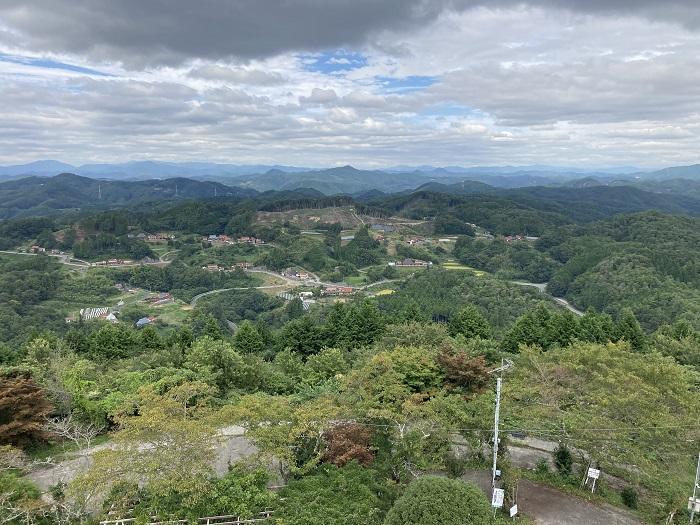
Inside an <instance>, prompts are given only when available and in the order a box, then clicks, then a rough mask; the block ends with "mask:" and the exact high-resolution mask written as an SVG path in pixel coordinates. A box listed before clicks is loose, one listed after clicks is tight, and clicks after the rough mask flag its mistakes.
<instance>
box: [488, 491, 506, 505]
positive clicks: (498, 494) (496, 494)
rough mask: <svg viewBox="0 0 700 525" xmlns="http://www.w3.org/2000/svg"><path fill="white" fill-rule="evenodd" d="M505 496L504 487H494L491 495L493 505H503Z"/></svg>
mask: <svg viewBox="0 0 700 525" xmlns="http://www.w3.org/2000/svg"><path fill="white" fill-rule="evenodd" d="M504 496H505V492H503V489H493V496H491V506H492V507H496V508H499V509H500V508H501V507H502V506H503V497H504Z"/></svg>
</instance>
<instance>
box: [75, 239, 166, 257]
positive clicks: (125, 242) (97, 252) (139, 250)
mask: <svg viewBox="0 0 700 525" xmlns="http://www.w3.org/2000/svg"><path fill="white" fill-rule="evenodd" d="M73 253H74V255H75V256H76V257H78V258H79V259H90V260H95V259H105V258H108V259H110V258H117V259H129V260H132V261H138V260H141V259H143V258H144V257H151V258H153V257H155V255H154V253H153V252H152V251H151V248H149V246H148V245H147V244H146V243H145V242H143V241H141V240H138V239H130V238H128V237H125V236H122V237H117V236H115V235H112V234H109V233H100V234H98V235H95V236H91V237H87V238H86V239H85V240H83V241H80V242H77V243H75V244H74V245H73Z"/></svg>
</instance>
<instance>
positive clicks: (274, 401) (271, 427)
mask: <svg viewBox="0 0 700 525" xmlns="http://www.w3.org/2000/svg"><path fill="white" fill-rule="evenodd" d="M341 414H342V411H341V409H340V408H339V407H338V406H336V405H335V403H333V402H332V400H331V399H329V398H327V397H317V398H314V399H311V400H305V401H304V402H299V400H298V399H297V400H294V399H291V398H287V397H283V396H270V395H266V394H249V395H245V396H242V397H241V398H240V399H238V400H237V401H236V402H235V403H233V404H230V405H227V406H226V407H224V408H223V409H222V410H221V413H220V414H219V416H218V417H219V419H220V421H221V422H222V423H223V424H228V425H230V424H240V425H242V426H244V427H245V428H246V436H247V437H248V439H250V440H251V442H252V443H253V444H254V445H255V446H256V447H257V449H258V451H259V454H260V456H262V457H263V458H266V459H268V460H275V461H276V462H277V464H278V465H279V468H280V474H281V475H282V476H283V477H284V478H285V479H286V478H289V476H290V475H291V474H303V473H307V472H309V471H311V470H313V468H314V467H316V466H317V465H318V464H319V463H320V462H321V459H322V457H323V454H324V443H323V441H322V440H321V439H320V437H321V436H322V435H323V433H324V432H325V431H326V430H327V429H328V428H330V427H331V426H332V422H333V421H337V420H338V418H339V417H340V416H341ZM300 448H303V449H304V450H300ZM300 452H304V454H303V455H301V454H300Z"/></svg>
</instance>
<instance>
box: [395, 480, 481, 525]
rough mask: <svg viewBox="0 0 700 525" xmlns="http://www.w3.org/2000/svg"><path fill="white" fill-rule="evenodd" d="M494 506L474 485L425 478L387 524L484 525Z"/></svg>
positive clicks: (407, 494)
mask: <svg viewBox="0 0 700 525" xmlns="http://www.w3.org/2000/svg"><path fill="white" fill-rule="evenodd" d="M490 521H491V507H490V505H489V502H488V501H487V500H486V496H485V495H484V493H483V492H481V489H479V488H478V487H477V486H476V485H474V484H473V483H465V482H463V481H457V480H454V479H448V478H440V477H435V476H425V477H421V478H418V479H416V480H415V481H413V482H412V483H411V484H410V485H409V486H408V488H407V489H406V492H404V494H403V495H402V496H401V497H400V498H399V499H398V500H396V503H394V506H393V507H391V509H390V510H389V512H388V514H387V516H386V519H385V520H384V525H484V524H486V523H489V522H490Z"/></svg>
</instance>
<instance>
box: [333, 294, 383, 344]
mask: <svg viewBox="0 0 700 525" xmlns="http://www.w3.org/2000/svg"><path fill="white" fill-rule="evenodd" d="M383 330H384V319H383V317H382V314H381V313H380V311H379V309H378V308H377V305H376V304H375V303H373V302H371V301H367V300H366V301H362V302H359V303H354V304H352V305H351V306H346V305H345V304H343V303H337V304H335V305H334V306H333V308H332V309H331V311H330V313H329V314H328V316H327V318H326V323H325V325H324V335H325V344H326V346H329V347H333V346H337V347H341V348H352V347H358V346H365V345H370V344H372V343H373V342H374V341H375V340H376V339H377V338H378V337H379V336H380V335H381V334H382V332H383Z"/></svg>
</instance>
